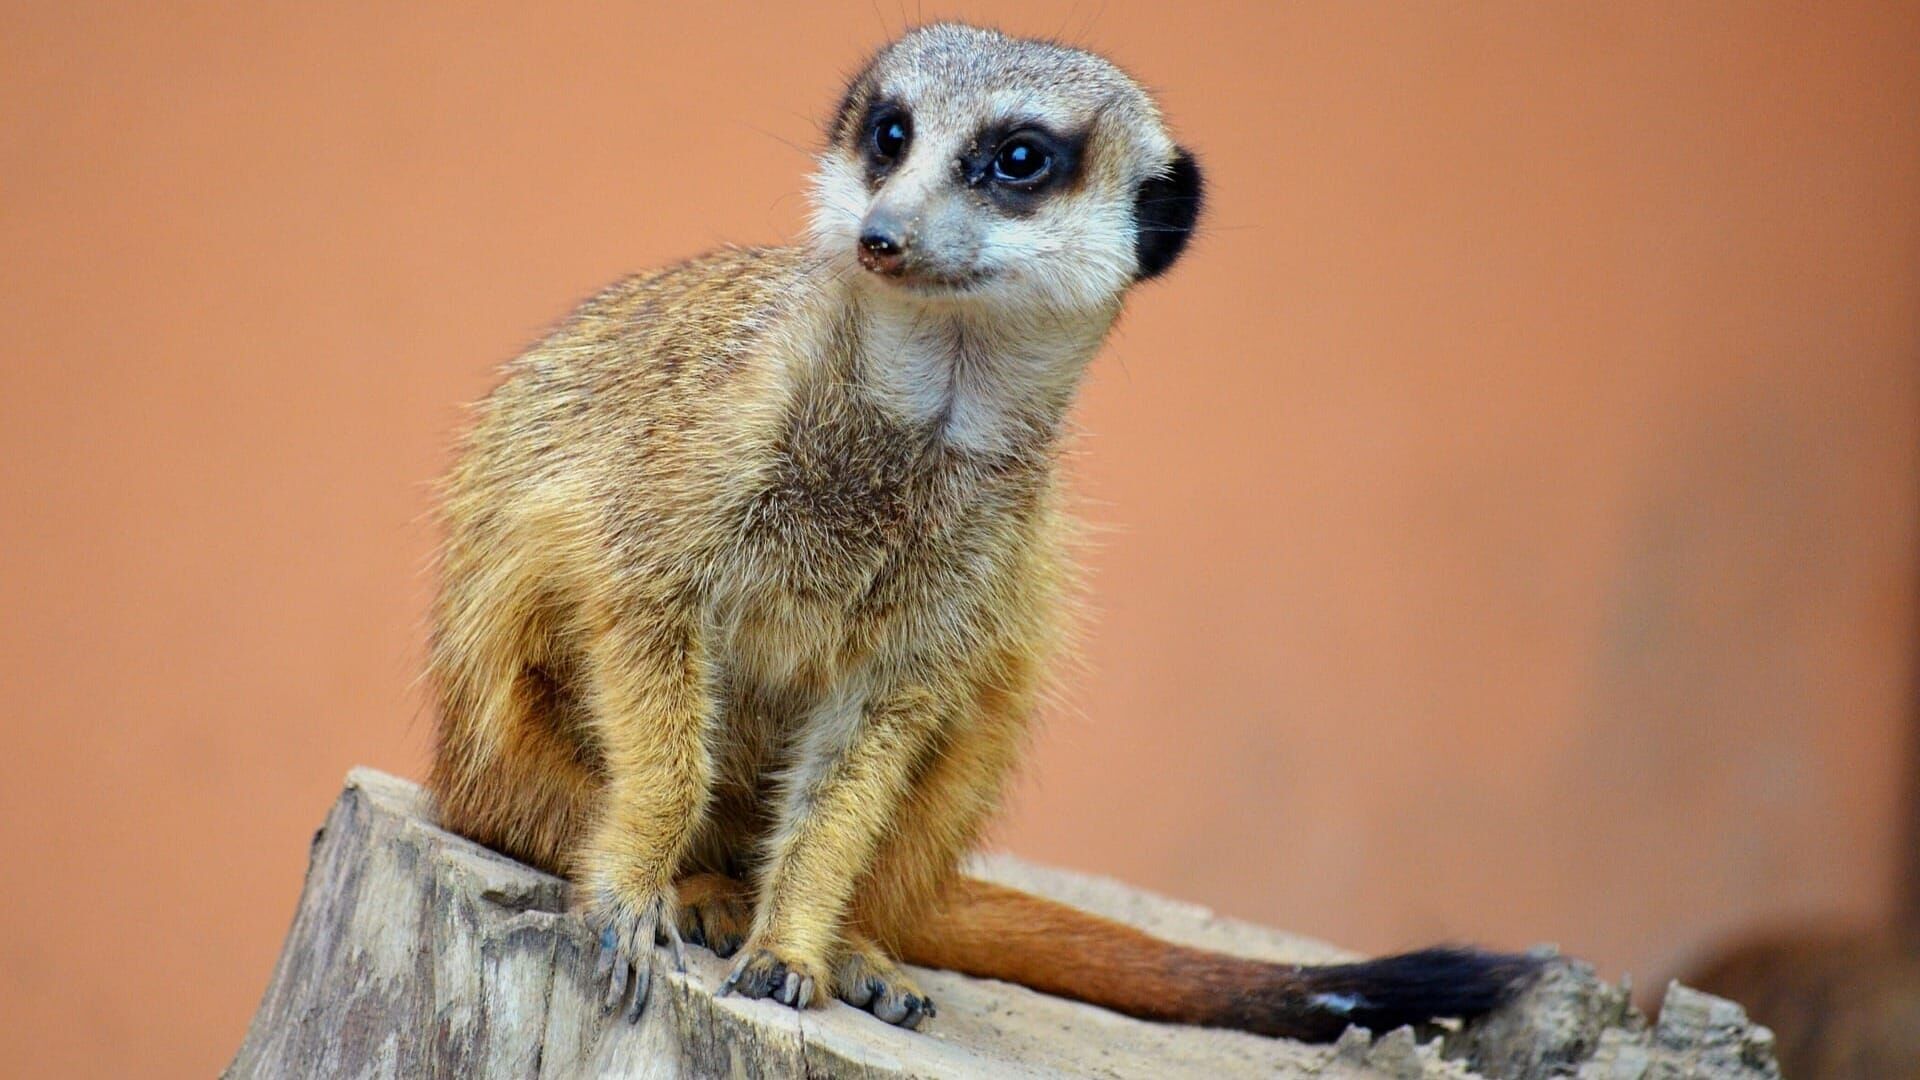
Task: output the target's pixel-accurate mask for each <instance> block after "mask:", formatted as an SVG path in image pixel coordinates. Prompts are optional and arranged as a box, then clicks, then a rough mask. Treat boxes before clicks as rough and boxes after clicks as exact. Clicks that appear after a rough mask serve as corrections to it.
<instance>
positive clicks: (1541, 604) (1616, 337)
mask: <svg viewBox="0 0 1920 1080" xmlns="http://www.w3.org/2000/svg"><path fill="white" fill-rule="evenodd" d="M898 4H899V0H879V3H878V4H874V3H870V2H869V0H847V2H845V3H838V4H831V5H817V6H812V7H810V8H809V9H807V10H800V9H798V8H796V7H790V6H780V7H776V6H772V5H769V6H767V7H765V8H762V7H760V6H758V5H752V6H749V5H706V6H704V7H705V10H700V11H696V10H694V9H695V8H696V7H700V5H679V4H675V5H664V4H651V3H626V4H618V5H601V4H566V5H561V4H538V5H531V4H518V5H499V6H498V7H496V8H494V9H492V10H487V11H478V10H475V9H473V8H470V7H469V6H467V5H444V6H427V5H350V4H330V5H290V4H233V5H230V6H226V7H218V8H217V7H211V6H204V5H150V4H126V5H120V6H110V5H103V4H91V3H89V4H50V3H49V4H23V3H14V4H9V5H6V6H5V7H4V8H3V9H0V500H3V501H0V559H3V560H4V562H0V685H4V688H5V698H4V700H5V702H6V710H5V715H4V720H0V723H4V724H5V725H6V727H5V736H6V738H5V745H6V747H7V749H6V752H5V753H4V755H0V866H4V867H5V868H6V870H7V873H8V875H9V878H10V880H9V881H8V883H7V884H6V885H5V887H4V888H0V925H3V926H4V928H5V933H4V934H0V1060H5V1061H7V1062H8V1065H9V1067H12V1068H19V1069H20V1070H21V1075H87V1074H92V1075H120V1074H130V1073H137V1074H141V1075H206V1074H208V1073H209V1072H210V1071H213V1070H215V1069H217V1068H218V1067H219V1066H221V1065H222V1064H223V1063H224V1062H225V1060H226V1058H227V1056H228V1055H229V1054H230V1053H231V1051H232V1050H233V1048H234V1047H235V1046H236V1045H237V1043H238V1040H239V1038H240V1035H241V1032H242V1030H243V1028H244V1025H245V1023H246V1020H247V1017H248V1015H249V1014H250V1012H251V1010H252V1008H253V1005H254V1003H255V1001H256V997H257V995H258V993H259V991H260V990H261V988H262V987H263V985H264V982H265V979H266V977H267V974H268V971H269V968H270V966H271V963H272V960H273V957H274V954H275V950H276V948H277V945H278V942H279V938H280V936H281V934H282V932H283V931H284V929H285V926H286V923H287V920H288V918H289V916H290V914H291V912H292V906H293V903H294V900H295V897H296V895H297V892H298V889H299V887H300V879H301V871H302V867H303V865H304V860H305V857H306V840H307V838H308V836H309V835H310V834H311V832H312V830H313V829H314V827H315V826H316V825H318V823H319V821H320V818H321V815H322V813H323V812H324V810H325V809H326V806H327V804H328V802H329V800H330V799H331V798H332V796H333V794H334V793H335V791H336V789H337V787H338V785H339V782H340V780H341V777H342V774H343V773H344V771H345V770H346V769H347V767H348V766H349V765H351V764H354V763H356V762H365V763H369V764H373V765H377V766H381V767H383V768H386V769H389V770H393V771H397V772H401V773H406V774H410V775H416V776H417V775H419V774H420V772H421V769H422V764H423V761H424V756H425V749H426V745H427V738H428V729H429V725H428V722H427V720H426V718H425V716H424V714H423V709H422V703H421V701H420V697H419V695H418V693H417V691H416V689H415V687H414V685H413V680H414V678H415V674H416V671H417V669H418V666H419V651H420V642H421V634H420V630H419V620H420V615H421V611H422V608H423V603H424V598H425V591H424V584H423V579H422V576H421V574H420V568H421V566H422V564H423V562H424V560H425V558H426V556H427V553H428V551H429V548H430V545H431V543H432V537H433V532H432V528H431V525H430V523H429V522H427V521H426V520H424V518H423V515H424V514H425V512H426V511H427V508H428V505H429V504H428V485H429V483H430V481H431V480H432V478H433V477H435V476H436V474H437V473H438V472H439V471H440V470H441V469H442V467H443V466H444V464H445V462H446V448H447V446H448V445H449V441H450V437H451V433H452V432H453V431H454V430H455V428H456V427H457V425H458V423H459V419H460V415H461V413H460V408H459V405H460V403H461V402H464V401H467V400H470V399H472V398H474V397H476V396H477V395H479V394H480V393H482V392H483V391H484V390H485V389H486V387H487V386H488V385H489V384H490V380H491V374H490V372H491V370H492V368H493V366H494V365H495V364H496V363H498V362H500V361H502V360H504V359H506V358H507V357H508V356H509V355H511V354H512V353H513V352H514V351H515V350H516V349H517V348H518V347H519V346H521V345H522V344H523V343H525V342H527V341H529V340H530V339H531V338H532V337H534V336H535V335H536V334H537V333H539V332H540V330H541V328H542V327H543V326H544V325H545V324H547V323H548V322H549V321H550V320H552V319H554V318H556V317H558V316H559V315H560V314H561V313H562V312H563V311H565V310H566V308H567V307H568V305H569V304H570V303H572V302H573V301H574V300H576V299H577V298H579V297H581V296H583V295H584V294H586V293H588V292H590V291H591V290H593V289H594V288H596V287H597V286H598V285H600V284H601V283H603V282H605V281H607V280H608V279H610V278H612V277H614V276H616V275H619V274H621V273H623V272H626V271H629V270H633V269H639V268H644V267H647V266H649V265H652V264H656V263H659V262H662V261H665V260H668V259H672V258H675V257H678V256H681V255H684V254H687V253H690V252H692V251H695V250H698V249H700V248H703V247H707V246H710V245H713V244H715V243H718V242H721V241H741V242H758V241H770V240H774V239H776V238H779V237H783V236H787V235H791V234H792V233H793V231H794V230H795V228H796V226H797V224H798V222H799V220H800V215H801V212H802V204H801V201H800V199H799V198H798V194H797V193H798V192H799V191H800V190H801V189H802V177H803V174H804V172H805V170H806V168H807V164H808V162H807V156H806V154H805V152H804V150H805V148H806V147H808V146H810V145H812V143H813V141H814V134H813V132H814V124H815V122H816V121H817V120H819V119H820V118H821V117H823V116H824V114H825V113H826V111H827V110H828V109H829V107H830V106H831V103H832V102H833V101H834V99H835V98H836V96H837V93H838V89H839V84H840V80H841V78H842V76H843V75H844V74H845V73H847V72H848V71H849V70H851V69H852V68H853V67H854V66H855V65H856V63H857V61H858V58H859V56H860V55H861V53H862V52H863V51H864V50H865V49H867V48H869V47H871V46H873V45H875V44H877V43H879V42H880V41H882V40H884V39H885V38H886V37H888V36H890V35H891V34H892V33H893V32H895V31H896V30H898V29H899V27H900V25H901V22H902V18H903V16H904V15H905V14H906V13H905V12H903V11H902V10H901V8H900V7H899V6H898ZM950 10H951V9H947V8H944V7H943V8H942V10H941V12H940V14H947V13H949V11H950ZM964 13H965V14H968V15H970V16H972V17H974V18H976V19H980V20H998V21H1001V22H1002V23H1003V25H1005V26H1007V27H1009V28H1011V29H1015V30H1019V31H1025V32H1038V33H1057V34H1060V35H1063V36H1065V37H1066V38H1068V39H1070V40H1074V41H1078V42H1083V43H1086V44H1089V45H1092V46H1095V47H1097V48H1100V49H1103V50H1106V51H1108V52H1110V53H1111V54H1112V55H1114V56H1115V57H1117V58H1118V59H1120V60H1121V61H1123V62H1124V63H1126V64H1128V65H1129V66H1131V67H1132V68H1133V69H1134V70H1135V71H1136V72H1138V73H1139V74H1140V75H1141V76H1142V77H1143V78H1145V79H1146V80H1147V81H1149V82H1150V83H1151V84H1153V85H1154V86H1156V87H1159V88H1161V89H1162V90H1163V92H1164V99H1165V103H1166V106H1167V108H1168V111H1169V113H1170V115H1171V117H1172V118H1173V120H1174V122H1175V124H1176V125H1177V127H1178V129H1179V131H1180V132H1181V133H1182V136H1183V137H1184V138H1185V139H1186V140H1187V141H1189V142H1190V143H1191V144H1192V145H1194V146H1195V147H1197V148H1198V149H1199V150H1200V152H1201V154H1202V156H1203V159H1204V161H1205V162H1206V164H1207V166H1208V168H1209V172H1210V176H1211V178H1212V180H1213V182H1214V187H1213V191H1214V202H1213V206H1212V212H1211V214H1210V216H1209V218H1208V229H1207V232H1206V235H1205V236H1204V237H1203V238H1202V239H1201V241H1200V243H1199V244H1198V245H1197V247H1196V248H1195V249H1194V250H1193V251H1192V253H1191V254H1190V255H1189V257H1188V259H1187V261H1186V263H1185V265H1183V266H1182V267H1181V268H1180V269H1179V270H1178V271H1177V272H1176V273H1175V274H1174V275H1173V276H1172V277H1171V278H1170V279H1169V280H1168V281H1167V282H1166V283H1165V284H1162V285H1157V286H1155V287H1153V288H1150V289H1146V290H1143V291H1142V292H1141V293H1140V294H1139V295H1138V296H1137V297H1136V299H1135V301H1134V303H1133V305H1132V308H1131V310H1130V313H1129V314H1128V316H1127V318H1126V320H1125V323H1124V325H1123V326H1122V328H1121V331H1120V333H1119V334H1118V336H1117V338H1116V340H1115V341H1114V343H1113V344H1112V346H1111V348H1110V349H1109V350H1108V352H1107V354H1106V356H1105V358H1104V359H1103V360H1102V361H1101V362H1100V364H1099V368H1098V372H1097V375H1096V376H1095V378H1094V379H1093V381H1092V385H1091V387H1090V389H1089V391H1088V394H1087V398H1086V402H1085V407H1084V409H1083V410H1082V413H1081V419H1082V422H1083V423H1084V426H1085V428H1086V429H1087V431H1088V432H1089V437H1088V438H1087V439H1086V440H1085V443H1084V451H1085V452H1084V454H1083V455H1082V456H1081V459H1080V462H1079V465H1078V471H1079V473H1080V477H1081V479H1080V487H1081V490H1082V491H1083V492H1084V493H1085V494H1086V496H1087V497H1088V502H1089V507H1090V514H1091V516H1092V517H1093V518H1094V519H1095V520H1096V521H1098V522H1100V523H1102V524H1104V525H1105V526H1108V528H1107V529H1106V531H1105V532H1104V533H1103V536H1102V542H1101V548H1100V550H1099V552H1098V553H1097V556H1096V557H1095V559H1094V570H1095V574H1094V582H1095V586H1096V590H1097V601H1098V606H1099V608H1100V609H1101V612H1102V613H1101V615H1100V617H1099V618H1098V620H1097V622H1096V623H1095V624H1094V626H1093V628H1092V630H1091V633H1090V637H1089V642H1088V647H1087V659H1088V665H1087V671H1086V673H1085V674H1084V675H1082V676H1080V677H1079V678H1078V679H1077V681H1076V683H1075V685H1076V688H1077V689H1076V691H1075V694H1074V701H1075V705H1076V708H1075V709H1074V710H1071V711H1069V712H1068V713H1067V714H1065V715H1062V716H1061V717H1059V718H1057V719H1056V721H1055V722H1054V723H1053V725H1052V727H1051V731H1050V734H1049V735H1048V736H1047V737H1046V739H1045V740H1044V741H1043V742H1042V744H1041V745H1040V747H1039V748H1038V750H1037V752H1036V755H1035V758H1034V761H1033V766H1032V770H1031V782H1030V783H1029V784H1028V786H1027V788H1026V790H1025V791H1024V792H1023V795H1022V798H1021V799H1020V801H1019V804H1018V806H1017V808H1016V809H1015V811H1014V812H1013V813H1012V815H1011V817H1010V820H1009V822H1008V825H1007V827H1006V828H1005V830H1004V834H1003V835H1004V838H1005V841H1006V843H1007V844H1008V845H1010V846H1011V847H1012V848H1014V849H1015V850H1018V851H1021V852H1023V853H1026V854H1028V855H1031V856H1034V857H1038V858H1041V859H1047V860H1053V861H1056V862H1061V863H1066V864H1069V865H1073V866H1079V867H1085V868H1088V869H1092V870H1098V871H1102V872H1106V873H1110V874H1116V875H1120V876H1122V877H1126V878H1129V879H1132V880H1135V881H1138V882H1141V883H1143V884H1146V885H1149V886H1153V887H1156V888H1159V889H1163V890H1166V891H1170V892H1174V893H1178V894H1180V895H1182V896H1186V897H1190V898H1193V899H1196V900H1200V901H1203V902H1206V903H1209V904H1213V905H1215V906H1217V907H1219V908H1221V909H1223V910H1225V911H1228V912H1231V913H1233V914H1236V915H1242V916H1248V917H1253V918H1258V919H1262V920H1267V921H1270V922H1274V923H1279V924H1282V925H1285V926H1288V927H1292V928H1295V929H1298V930H1301V931H1305V932H1309V933H1313V934H1317V935H1321V936H1324V937H1328V938H1331V939H1334V940H1337V941H1340V942H1343V943H1347V944H1350V945H1353V946H1357V947H1361V948H1366V949H1384V948H1388V947H1392V946H1401V945H1409V944H1415V943H1420V942H1424V941H1427V940H1429V939H1433V938H1437V937H1450V938H1451V937H1464V938H1477V939H1484V940H1488V941H1492V942H1499V943H1508V944H1524V943H1527V942H1532V941H1536V940H1554V941H1558V942H1560V943H1561V944H1562V945H1563V946H1564V947H1566V948H1567V949H1569V950H1571V951H1574V952H1577V953H1579V954H1582V955H1585V956H1589V957H1592V958H1594V959H1595V960H1597V961H1598V962H1600V964H1601V965H1602V966H1603V968H1604V969H1605V970H1606V971H1607V972H1609V973H1611V974H1615V975H1617V974H1619V973H1620V972H1622V971H1625V970H1629V969H1630V970H1632V971H1633V972H1634V974H1635V975H1636V976H1637V977H1638V978H1639V980H1640V981H1641V982H1642V983H1645V982H1647V981H1648V980H1651V979H1658V978H1661V977H1664V976H1665V975H1666V974H1667V973H1669V972H1670V971H1672V970H1673V969H1674V967H1675V966H1676V965H1677V964H1679V963H1682V962H1684V961H1685V960H1686V959H1687V958H1688V957H1690V956H1692V955H1695V954H1696V953H1697V951H1698V950H1700V949H1701V948H1702V947H1704V946H1705V945H1706V944H1707V943H1709V942H1711V941H1712V940H1714V939H1715V938H1716V937H1717V936H1718V935H1720V934H1722V933H1725V932H1728V931H1730V930H1732V929H1735V928H1738V927H1745V926H1752V925H1758V924H1762V923H1765V922H1768V921H1772V920H1776V919H1781V918H1788V917H1795V916H1802V915H1811V914H1822V913H1831V914H1838V915H1841V916H1844V917H1848V918H1863V919H1864V918H1871V917H1874V916H1876V915H1877V914H1879V913H1882V912H1883V911H1884V910H1885V908H1886V907H1887V905H1888V904H1889V903H1890V900H1891V896H1892V887H1893V886H1892V882H1893V878H1894V868H1895V859H1894V855H1895V852H1896V847H1897V845H1898V844H1899V843H1900V838H1899V834H1898V832H1897V827H1896V826H1897V822H1898V820H1899V813H1898V807H1899V805H1900V804H1899V800H1900V798H1901V785H1902V779H1903V778H1902V764H1901V763H1902V761H1903V757H1902V754H1903V750H1902V747H1903V745H1904V742H1903V740H1904V739H1905V737H1906V735H1905V732H1906V722H1907V718H1908V714H1909V712H1910V710H1911V704H1912V700H1913V695H1912V693H1911V690H1910V687H1911V684H1912V678H1913V674H1914V673H1913V671H1912V664H1911V659H1912V657H1913V656H1914V654H1915V640H1914V638H1915V635H1914V629H1915V627H1916V625H1920V616H1917V615H1916V612H1915V602H1914V600H1915V588H1914V586H1915V574H1914V569H1915V565H1916V564H1915V552H1916V551H1917V550H1920V537H1916V535H1915V532H1916V530H1915V526H1916V525H1917V524H1920V506H1917V505H1916V497H1917V496H1920V475H1917V473H1920V459H1917V458H1916V450H1917V449H1920V431H1917V430H1916V428H1917V427H1920V423H1917V422H1920V385H1916V383H1917V381H1920V380H1917V376H1920V10H1917V9H1916V6H1915V5H1914V4H1911V3H1908V4H1895V3H1872V4H1845V3H1819V4H1803V5H1771V4H1760V3H1741V4H1729V5H1718V4H1707V3H1686V4H1670V3H1664V2H1661V3H1612V4H1590V5H1561V4H1505V3H1501V4H1495V3H1473V4H1400V3H1361V4H1306V3H1297V4H1296V3H1289V4H1283V5H1280V4H1245V5H1237V6H1219V7H1195V6H1190V5H1175V4H1168V3H1136V2H1127V0H1112V2H1108V3H1099V2H1094V0H1081V2H1080V3H1077V4H1073V3H1058V2H1047V3H1010V2H1009V3H981V4H977V5H970V6H967V7H966V8H964ZM922 14H924V16H926V17H928V18H931V17H932V16H934V15H935V14H936V12H935V11H934V10H933V8H932V7H931V6H929V7H927V8H926V9H924V11H923V12H922Z"/></svg>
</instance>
